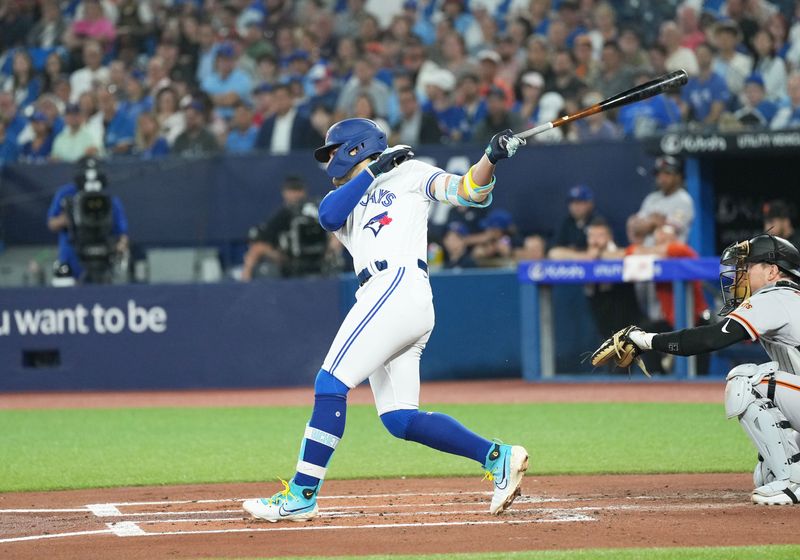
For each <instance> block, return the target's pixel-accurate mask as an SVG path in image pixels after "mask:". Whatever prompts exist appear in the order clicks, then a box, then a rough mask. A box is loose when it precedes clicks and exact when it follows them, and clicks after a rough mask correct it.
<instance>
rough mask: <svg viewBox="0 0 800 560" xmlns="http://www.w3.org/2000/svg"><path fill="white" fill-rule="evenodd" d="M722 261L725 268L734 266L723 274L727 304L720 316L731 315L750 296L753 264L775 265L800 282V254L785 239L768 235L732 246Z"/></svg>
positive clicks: (723, 286)
mask: <svg viewBox="0 0 800 560" xmlns="http://www.w3.org/2000/svg"><path fill="white" fill-rule="evenodd" d="M719 262H720V264H721V265H723V266H727V267H733V268H730V269H728V270H724V271H722V272H720V275H719V278H720V286H721V287H722V301H723V303H724V305H723V307H722V309H721V310H720V312H719V314H720V315H727V314H728V313H730V312H731V311H733V310H734V309H736V308H737V307H738V306H739V304H741V303H742V302H743V301H744V300H745V299H747V298H748V297H750V282H749V281H748V279H747V265H749V264H756V263H768V264H774V265H776V266H777V267H778V268H779V269H781V270H782V271H783V272H784V273H785V274H787V275H789V276H791V277H792V279H793V280H794V281H795V282H800V251H798V250H797V247H795V246H794V245H793V244H792V243H790V242H789V241H786V240H785V239H783V238H782V237H777V236H775V235H769V234H768V233H762V234H760V235H756V236H755V237H753V238H752V239H748V240H747V241H740V242H739V243H734V244H733V245H730V246H728V247H727V248H726V249H725V251H723V252H722V258H720V261H719Z"/></svg>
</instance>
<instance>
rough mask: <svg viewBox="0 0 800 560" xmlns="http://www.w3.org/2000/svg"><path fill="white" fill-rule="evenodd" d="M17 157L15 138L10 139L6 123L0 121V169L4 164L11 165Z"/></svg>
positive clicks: (17, 150) (17, 149) (17, 148)
mask: <svg viewBox="0 0 800 560" xmlns="http://www.w3.org/2000/svg"><path fill="white" fill-rule="evenodd" d="M18 157H19V147H18V146H17V141H16V139H15V138H11V136H10V135H9V134H8V130H7V128H6V121H4V120H3V119H0V167H2V165H3V164H4V163H13V162H15V161H17V158H18Z"/></svg>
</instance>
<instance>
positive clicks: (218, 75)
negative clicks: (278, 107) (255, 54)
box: [200, 43, 251, 120]
mask: <svg viewBox="0 0 800 560" xmlns="http://www.w3.org/2000/svg"><path fill="white" fill-rule="evenodd" d="M237 60H238V56H237V53H236V47H235V46H234V45H233V44H232V43H223V44H221V45H220V46H219V47H218V48H217V57H216V62H215V65H214V70H213V71H212V72H211V74H210V75H208V76H206V77H205V78H204V79H203V81H202V82H201V83H200V88H201V89H202V90H203V91H205V92H206V93H207V94H209V95H210V96H211V99H212V100H213V102H214V107H215V108H216V110H217V112H218V113H219V114H220V116H222V117H223V118H224V119H226V120H227V119H229V118H231V117H232V116H233V108H234V106H235V105H236V103H237V102H238V101H244V102H246V103H249V102H250V88H251V84H250V78H249V76H248V75H247V74H245V73H244V72H243V71H242V70H240V69H239V68H236V62H237Z"/></svg>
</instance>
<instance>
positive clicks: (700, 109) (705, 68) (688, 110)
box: [680, 43, 730, 125]
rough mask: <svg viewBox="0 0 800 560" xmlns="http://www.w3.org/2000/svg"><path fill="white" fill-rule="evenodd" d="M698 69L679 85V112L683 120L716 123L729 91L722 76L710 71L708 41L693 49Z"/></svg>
mask: <svg viewBox="0 0 800 560" xmlns="http://www.w3.org/2000/svg"><path fill="white" fill-rule="evenodd" d="M695 54H696V55H697V65H698V68H699V73H698V74H697V76H691V77H690V78H689V82H688V83H687V84H686V85H685V86H684V87H683V89H681V101H680V107H681V113H682V114H683V117H684V118H685V119H686V120H687V121H691V122H697V123H701V124H705V125H716V124H717V123H718V122H719V117H720V115H722V113H723V112H724V110H725V107H726V106H727V104H728V102H729V100H730V92H729V91H728V86H727V84H726V83H725V79H724V78H723V77H722V76H720V75H719V74H717V73H716V72H714V70H713V63H714V52H713V50H712V48H711V45H709V44H708V43H700V44H699V45H697V48H696V49H695Z"/></svg>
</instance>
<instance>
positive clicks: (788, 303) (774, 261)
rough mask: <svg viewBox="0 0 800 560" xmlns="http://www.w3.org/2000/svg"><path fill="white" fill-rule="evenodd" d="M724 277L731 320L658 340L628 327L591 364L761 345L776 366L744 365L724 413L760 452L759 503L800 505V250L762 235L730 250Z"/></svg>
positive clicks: (733, 374)
mask: <svg viewBox="0 0 800 560" xmlns="http://www.w3.org/2000/svg"><path fill="white" fill-rule="evenodd" d="M720 262H721V263H722V264H723V265H725V266H727V267H732V268H731V269H730V270H727V271H724V272H722V273H721V274H720V283H721V285H722V296H723V301H724V306H723V308H722V309H721V310H720V315H722V316H724V317H725V319H724V320H722V321H720V322H719V323H717V324H714V325H707V326H703V327H696V328H690V329H683V330H680V331H676V332H670V333H664V334H654V333H648V332H644V331H643V330H642V329H640V328H638V327H636V326H631V327H627V328H625V329H623V330H621V331H619V332H618V333H616V334H615V335H614V336H613V337H611V338H610V339H608V340H606V341H605V342H604V343H603V344H602V345H601V346H600V348H598V349H597V351H595V353H594V354H593V355H592V363H593V364H595V365H601V364H604V363H607V362H609V361H614V362H616V363H617V364H618V365H622V366H629V365H630V364H631V363H632V362H633V361H634V360H636V359H637V358H638V355H639V354H640V353H641V352H643V351H646V350H658V351H659V352H666V353H669V354H677V355H681V356H691V355H694V354H701V353H704V352H711V351H713V350H719V349H720V348H724V347H726V346H730V345H731V344H735V343H737V342H740V341H742V340H746V339H748V338H749V339H751V340H753V341H756V340H758V341H759V342H761V345H762V346H763V347H764V350H766V352H767V354H769V357H770V358H772V360H773V361H771V362H767V363H765V364H760V365H758V364H741V365H738V366H736V367H735V368H733V369H732V370H731V371H730V373H728V376H727V384H726V386H725V413H726V414H727V416H728V418H734V417H736V418H738V419H739V423H740V424H741V426H742V428H744V431H745V432H746V433H747V435H748V436H749V437H750V439H751V440H753V443H754V444H755V446H756V449H758V454H759V455H758V463H756V467H755V470H754V472H753V483H754V485H755V490H753V493H752V496H751V498H752V501H753V502H754V503H756V504H764V505H783V504H796V503H798V500H799V499H800V498H798V488H800V447H798V443H800V434H798V431H800V378H798V375H800V285H798V283H799V282H800V252H798V250H797V248H796V247H795V246H794V245H792V244H791V243H790V242H788V241H786V240H785V239H783V238H780V237H776V236H774V235H768V234H762V235H757V236H756V237H753V238H752V239H750V240H747V241H742V242H740V243H735V244H733V245H731V246H730V247H728V248H727V249H725V251H724V252H723V254H722V258H721V260H720Z"/></svg>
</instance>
